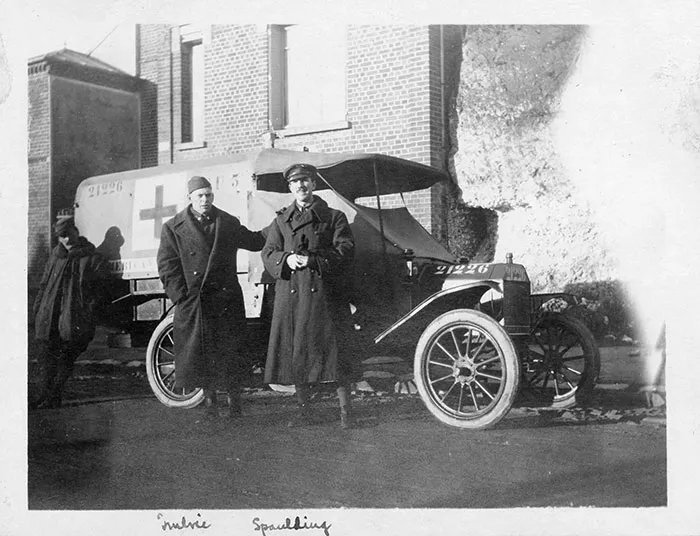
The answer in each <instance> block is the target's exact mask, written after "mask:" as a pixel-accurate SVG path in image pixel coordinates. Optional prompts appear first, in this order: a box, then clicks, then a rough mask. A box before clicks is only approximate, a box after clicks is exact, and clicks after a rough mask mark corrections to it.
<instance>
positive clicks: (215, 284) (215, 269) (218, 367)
mask: <svg viewBox="0 0 700 536" xmlns="http://www.w3.org/2000/svg"><path fill="white" fill-rule="evenodd" d="M214 220H215V224H214V225H215V227H214V229H215V231H214V239H213V244H212V245H211V246H209V244H208V243H207V240H205V236H204V232H203V230H202V229H201V227H200V226H199V224H198V222H197V221H196V220H195V218H194V216H193V214H192V212H191V211H190V208H189V207H188V208H187V209H185V210H183V211H182V212H180V213H178V214H177V215H175V216H174V217H173V218H172V219H171V220H169V221H167V222H166V223H165V224H164V225H163V230H162V234H161V242H160V247H159V250H158V257H157V258H158V272H159V274H160V277H161V280H162V282H163V286H164V287H165V292H166V294H167V295H168V297H169V298H170V299H171V300H172V302H173V303H175V304H176V308H175V317H174V326H173V329H174V339H175V348H176V356H175V370H176V387H180V388H185V389H188V390H189V389H194V388H198V387H203V386H207V385H218V386H219V387H221V388H222V389H229V388H231V386H233V385H238V382H239V381H240V378H241V375H242V374H244V373H245V372H246V369H247V364H248V363H247V360H246V357H245V355H244V354H243V351H242V350H243V348H242V345H243V344H244V343H245V336H246V314H245V305H244V301H243V291H242V290H241V286H240V284H239V282H238V267H237V263H236V255H237V252H238V249H247V250H249V251H260V250H261V249H262V247H263V244H264V243H265V239H264V236H263V234H262V233H261V232H253V231H250V230H249V229H247V228H246V227H245V226H243V225H242V224H241V222H240V221H239V220H238V218H236V217H235V216H232V215H231V214H228V213H227V212H224V211H223V210H220V209H217V208H214Z"/></svg>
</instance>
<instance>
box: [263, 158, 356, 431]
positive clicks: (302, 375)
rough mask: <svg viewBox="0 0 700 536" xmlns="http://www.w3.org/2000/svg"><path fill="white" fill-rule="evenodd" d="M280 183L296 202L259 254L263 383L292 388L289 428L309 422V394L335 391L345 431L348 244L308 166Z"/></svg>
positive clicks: (343, 222) (343, 223) (348, 419)
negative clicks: (269, 306)
mask: <svg viewBox="0 0 700 536" xmlns="http://www.w3.org/2000/svg"><path fill="white" fill-rule="evenodd" d="M283 176H284V179H285V180H286V181H287V185H288V186H289V190H290V191H291V192H292V193H293V194H294V199H295V200H294V202H293V203H292V204H291V205H290V206H288V207H287V208H286V209H284V210H283V211H281V212H280V213H278V215H277V217H276V218H275V219H274V220H273V222H272V224H271V225H270V226H269V227H268V234H267V242H266V243H265V247H264V248H263V252H262V259H263V263H264V264H265V269H266V271H267V272H268V273H269V274H270V275H271V276H272V277H274V278H275V280H276V281H275V304H274V308H273V313H272V324H271V327H270V342H269V345H268V352H267V360H266V363H265V378H264V381H265V383H272V384H283V385H290V384H294V385H295V387H296V394H297V401H298V403H299V408H300V411H299V413H297V414H296V415H295V418H294V419H292V421H290V423H289V424H290V426H296V425H299V424H304V423H306V422H309V420H310V413H309V411H308V406H307V404H308V400H309V396H308V395H309V388H310V386H312V385H314V384H318V383H322V382H333V383H335V384H336V385H337V391H338V401H339V404H340V416H341V426H342V427H343V428H348V427H350V426H351V425H352V415H351V408H350V392H349V385H350V374H351V367H350V356H349V352H350V350H351V349H350V348H349V345H348V344H347V341H345V340H344V339H346V338H347V334H348V333H349V332H350V331H351V329H350V326H351V320H350V307H349V293H348V286H349V284H350V276H349V275H348V274H347V272H348V269H349V266H350V263H351V262H352V259H353V255H354V251H355V240H354V238H353V235H352V231H351V229H350V225H349V223H348V219H347V217H346V216H345V214H343V213H342V212H341V211H339V210H335V209H332V208H330V207H329V206H328V204H327V203H326V202H325V201H324V200H323V199H321V198H320V197H317V196H315V195H314V189H315V187H316V181H315V179H316V177H317V176H318V171H317V170H316V168H315V167H314V166H312V165H310V164H295V165H293V166H290V167H289V168H287V169H286V170H285V171H284V173H283ZM344 343H345V344H344Z"/></svg>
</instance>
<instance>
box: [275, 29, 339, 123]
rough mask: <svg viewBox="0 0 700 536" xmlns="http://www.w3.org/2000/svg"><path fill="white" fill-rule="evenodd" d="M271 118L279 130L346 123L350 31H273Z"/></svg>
mask: <svg viewBox="0 0 700 536" xmlns="http://www.w3.org/2000/svg"><path fill="white" fill-rule="evenodd" d="M270 39H271V43H270V44H271V47H270V49H271V54H270V74H271V77H270V78H271V88H270V89H271V98H270V112H271V113H270V118H271V123H272V125H271V126H272V127H273V128H274V129H290V128H303V127H322V126H323V125H332V124H337V123H339V122H344V121H345V120H346V87H347V84H346V63H347V28H346V27H345V26H327V25H313V24H308V25H307V24H299V25H296V24H295V25H285V26H272V27H271V34H270Z"/></svg>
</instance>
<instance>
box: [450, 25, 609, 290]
mask: <svg viewBox="0 0 700 536" xmlns="http://www.w3.org/2000/svg"><path fill="white" fill-rule="evenodd" d="M585 37H586V28H585V27H581V26H469V27H467V29H466V33H465V38H464V42H463V60H462V66H461V74H460V84H459V89H458V94H457V97H456V103H455V108H454V109H453V110H452V117H451V122H452V125H453V127H452V128H451V135H452V140H451V141H452V146H453V155H452V158H451V160H450V165H451V166H452V169H451V173H452V176H453V177H455V178H456V179H457V182H458V185H459V187H460V188H461V190H462V200H463V201H464V203H465V204H466V205H468V206H470V207H479V208H485V209H490V210H493V211H495V212H496V214H497V215H498V223H497V225H492V226H490V229H491V231H490V233H491V236H490V237H488V238H487V239H486V242H489V241H490V242H491V243H492V244H493V243H494V242H495V247H482V248H481V251H487V252H490V253H489V254H493V259H488V258H475V259H473V260H475V261H488V260H497V261H502V260H504V259H505V256H506V253H508V252H512V253H513V255H514V259H515V262H518V263H520V264H524V265H525V266H526V268H527V270H528V274H529V275H530V279H531V281H532V287H533V290H534V291H539V292H542V291H556V290H561V289H563V287H564V286H565V285H566V284H567V283H572V282H579V281H597V280H605V279H610V278H613V277H615V271H616V261H615V259H614V257H613V255H611V253H610V252H609V249H608V247H607V246H606V244H605V243H604V239H603V233H601V229H600V228H599V227H598V226H597V225H596V223H595V221H594V219H593V218H592V214H591V209H592V207H591V206H590V205H589V204H588V202H587V201H586V200H585V199H584V198H583V197H582V196H580V195H578V194H577V189H576V187H575V185H574V184H573V183H572V181H571V180H570V178H569V177H567V174H566V172H565V170H564V168H563V166H562V162H561V159H560V158H559V155H558V154H557V151H556V148H555V144H554V141H553V133H552V129H551V125H552V121H553V119H554V118H555V117H556V116H557V112H558V106H559V97H560V95H561V93H562V90H563V89H564V87H565V85H566V83H567V81H568V80H569V77H570V75H571V74H572V72H574V70H575V69H576V65H577V58H578V54H579V51H580V49H581V45H582V43H583V42H584V40H585ZM486 246H488V245H486Z"/></svg>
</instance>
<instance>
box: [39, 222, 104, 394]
mask: <svg viewBox="0 0 700 536" xmlns="http://www.w3.org/2000/svg"><path fill="white" fill-rule="evenodd" d="M56 229H57V234H59V236H62V235H63V232H64V231H68V232H70V233H73V238H72V239H71V244H72V246H71V247H70V249H67V248H66V247H65V246H64V245H63V244H62V243H59V244H58V245H56V246H55V247H54V248H53V250H52V251H51V254H50V256H49V260H48V262H47V264H46V268H45V270H44V274H43V277H42V279H41V282H40V284H39V289H38V293H37V296H36V299H35V301H34V307H33V319H34V337H35V339H36V342H37V354H38V360H39V363H40V366H41V373H42V378H41V389H42V392H41V393H40V395H39V396H38V397H37V398H36V399H35V400H31V401H30V404H31V405H32V406H46V407H59V406H60V405H61V395H62V390H63V386H64V385H65V383H66V381H67V380H68V378H70V375H71V374H72V372H73V366H74V364H75V360H76V359H77V358H78V356H79V355H80V354H82V353H83V352H84V351H85V350H86V349H87V347H88V345H89V344H90V341H92V339H93V337H94V336H95V326H96V323H97V319H98V316H99V314H100V309H101V308H102V307H103V306H104V305H105V301H106V291H105V289H106V278H107V277H108V270H107V262H106V261H105V259H104V258H103V257H102V255H100V254H99V253H98V252H97V251H96V250H95V246H94V245H93V244H92V243H90V242H89V241H88V240H87V239H86V238H84V237H82V236H79V235H78V230H77V229H76V227H75V225H74V223H73V219H72V218H70V219H68V220H66V221H62V222H59V223H58V224H56ZM59 241H60V240H59Z"/></svg>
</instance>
